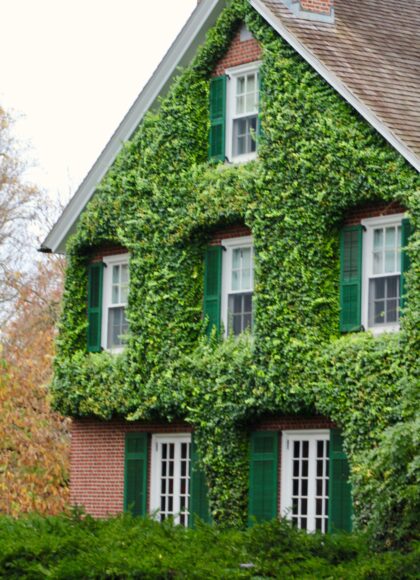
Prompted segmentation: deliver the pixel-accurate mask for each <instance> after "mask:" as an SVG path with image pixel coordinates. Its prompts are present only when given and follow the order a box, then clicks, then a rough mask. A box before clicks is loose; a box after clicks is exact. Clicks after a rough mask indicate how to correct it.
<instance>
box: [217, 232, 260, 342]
mask: <svg viewBox="0 0 420 580" xmlns="http://www.w3.org/2000/svg"><path fill="white" fill-rule="evenodd" d="M222 248H224V251H223V254H222V269H223V275H222V276H223V277H222V322H223V325H224V328H225V331H226V332H227V333H228V334H231V333H232V334H234V335H235V336H237V335H239V334H241V332H243V331H244V330H247V329H250V330H252V328H253V319H254V311H253V300H252V296H253V290H254V249H253V245H252V239H251V238H250V237H242V238H232V239H227V240H222Z"/></svg>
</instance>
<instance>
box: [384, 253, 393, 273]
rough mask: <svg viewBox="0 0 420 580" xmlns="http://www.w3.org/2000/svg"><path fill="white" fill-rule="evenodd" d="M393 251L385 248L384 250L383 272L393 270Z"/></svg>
mask: <svg viewBox="0 0 420 580" xmlns="http://www.w3.org/2000/svg"><path fill="white" fill-rule="evenodd" d="M395 269H396V268H395V251H394V250H387V251H386V252H385V272H386V273H387V274H388V273H390V272H395Z"/></svg>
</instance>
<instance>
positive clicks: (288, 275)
mask: <svg viewBox="0 0 420 580" xmlns="http://www.w3.org/2000/svg"><path fill="white" fill-rule="evenodd" d="M241 21H245V22H246V24H247V26H248V27H249V29H250V30H251V31H252V32H253V34H254V35H255V37H256V38H257V39H258V40H259V42H260V43H261V45H262V48H263V55H262V75H263V78H264V86H263V91H262V96H261V115H262V127H263V131H262V137H261V142H260V145H259V156H258V160H257V161H255V162H251V163H247V164H239V165H237V166H231V165H228V164H220V163H219V164H209V163H208V161H207V135H208V127H209V118H208V91H209V78H210V74H211V71H212V69H213V67H214V65H215V63H217V61H218V60H219V59H220V58H221V56H222V55H223V54H224V52H225V51H226V49H227V47H228V46H229V43H230V41H231V39H232V36H233V35H234V34H235V32H236V31H237V30H238V26H239V23H240V22H241ZM418 185H419V180H418V175H417V173H416V172H415V170H414V169H413V168H412V167H411V166H409V165H408V164H407V162H406V161H405V160H404V159H403V158H402V157H401V156H400V155H399V154H398V153H397V152H396V151H395V150H394V149H393V148H392V147H390V146H389V145H388V143H387V142H386V141H385V140H384V139H383V138H382V137H381V136H380V135H379V134H378V133H376V132H375V130H374V129H373V128H372V127H370V126H369V125H368V124H367V123H366V122H365V121H364V120H363V119H362V118H361V117H360V116H359V115H358V114H357V113H356V112H355V111H354V110H353V109H352V108H351V107H350V106H349V105H348V104H347V103H346V102H345V101H344V100H343V99H342V98H341V97H340V96H339V95H337V94H336V93H335V92H334V90H333V89H332V88H331V87H330V86H329V85H328V84H327V83H326V82H325V81H324V80H323V79H322V78H320V77H319V75H318V74H317V73H316V72H315V71H314V70H313V69H312V68H311V67H310V66H309V65H308V64H307V63H306V62H305V61H303V60H302V58H301V57H300V56H299V55H297V54H296V52H295V51H294V50H293V49H292V48H291V47H290V46H289V45H287V44H286V43H285V42H284V41H283V40H282V39H281V38H280V37H279V36H278V35H277V34H275V33H274V32H273V30H272V29H271V28H270V27H269V26H268V25H267V24H266V23H265V22H264V21H263V20H262V19H261V18H260V17H259V16H258V15H257V14H256V12H255V11H254V10H253V9H252V8H251V7H250V5H249V3H248V2H247V1H245V0H234V1H233V2H232V3H231V4H230V5H229V7H228V8H227V9H225V10H224V11H223V13H222V15H221V16H220V18H219V20H218V22H217V23H216V25H215V27H214V28H213V29H212V30H211V31H210V32H209V34H208V36H207V39H206V42H205V44H204V46H203V47H201V48H200V49H199V50H198V53H197V55H196V57H195V59H194V61H193V63H192V64H191V66H190V67H189V68H188V69H186V70H185V71H180V74H179V77H178V78H177V80H176V81H175V82H174V83H173V85H172V87H171V89H170V91H169V93H168V95H167V96H166V97H165V98H164V99H163V100H162V101H161V105H160V108H159V110H156V111H153V112H150V113H148V114H147V116H146V117H145V119H144V121H143V122H142V123H141V125H140V127H139V128H138V130H137V131H136V132H135V133H134V135H133V137H132V139H131V140H130V142H129V143H127V144H126V145H125V147H124V148H123V150H122V151H121V153H120V154H119V156H118V158H117V160H116V161H115V163H114V164H113V167H112V168H111V169H110V170H109V171H108V174H107V175H106V177H105V178H104V180H103V181H102V182H101V184H100V185H99V186H98V188H97V191H96V193H95V195H94V197H93V198H92V200H91V201H90V203H89V204H88V206H87V208H86V210H85V211H84V213H83V215H82V217H81V219H80V222H79V224H78V228H77V232H76V233H75V235H74V236H73V237H72V238H71V240H70V241H69V244H68V248H67V250H68V256H69V266H68V270H67V276H66V283H65V291H64V308H63V315H62V318H61V323H60V333H59V337H58V341H57V345H58V354H57V359H56V367H55V378H54V382H53V386H52V390H53V394H54V400H55V406H56V408H57V409H58V410H60V411H61V412H62V413H64V414H67V415H72V416H76V417H80V416H96V417H99V418H102V419H109V418H111V417H113V416H120V417H125V418H127V419H129V420H132V419H136V418H141V419H148V418H151V417H156V416H159V417H160V418H162V419H167V420H169V421H170V420H172V419H173V418H174V417H182V418H184V419H185V420H186V421H187V422H189V423H191V424H192V425H193V426H194V428H195V431H196V434H197V443H198V445H199V448H200V449H199V451H200V454H201V457H202V459H203V467H204V468H205V471H206V475H207V480H208V482H209V484H210V503H211V510H212V513H213V517H214V518H215V519H216V520H217V521H223V522H225V523H227V524H232V525H238V524H239V525H241V524H243V523H244V522H245V521H246V507H247V481H248V474H247V453H248V448H247V433H246V428H245V426H246V424H247V423H248V422H249V421H250V420H255V419H257V418H258V417H259V416H261V415H262V414H264V413H275V414H282V413H294V414H300V413H323V414H325V415H327V416H329V417H331V418H332V419H333V420H335V421H336V422H337V424H338V425H339V426H340V427H341V428H342V429H343V431H344V439H345V446H346V451H347V452H348V455H349V458H350V462H351V467H352V477H353V481H355V480H356V478H358V481H359V482H360V485H358V486H356V487H355V489H356V494H357V495H356V496H355V502H354V503H355V513H356V518H357V521H358V522H359V523H360V524H361V525H365V524H366V522H367V521H368V520H369V517H370V516H373V512H372V506H373V502H374V496H375V492H374V491H373V490H376V493H379V490H380V492H381V493H382V494H385V495H386V494H388V496H389V498H388V499H390V498H391V496H392V495H393V494H395V493H397V492H396V488H394V480H393V479H388V480H387V483H386V485H382V482H381V479H380V478H379V479H377V480H375V478H374V477H370V479H369V487H370V489H371V490H372V493H370V494H368V495H366V494H364V495H363V497H364V498H365V499H366V501H367V503H365V501H361V500H360V499H359V497H358V495H360V497H361V495H362V494H363V493H364V492H363V489H362V488H363V485H364V484H363V482H364V481H366V478H365V477H364V476H363V473H364V472H366V464H365V463H364V458H365V456H366V452H367V450H369V449H371V448H375V447H376V446H377V445H378V443H379V441H381V437H382V432H383V431H384V429H385V428H388V427H390V426H392V425H395V424H396V423H398V422H399V421H401V420H402V419H403V417H404V411H403V408H402V405H403V402H404V399H405V390H406V389H407V388H408V387H407V385H408V384H409V383H410V381H412V380H413V379H412V377H413V376H414V368H415V365H416V363H417V359H418V354H419V342H418V329H419V327H420V291H419V283H420V280H419V276H418V272H419V263H420V261H419V249H420V228H419V223H420V203H419V199H420V196H419V195H418V191H417V188H418ZM376 200H381V201H385V202H389V203H391V202H394V201H396V202H399V203H401V204H403V205H404V206H405V207H407V209H408V211H409V214H410V219H411V221H412V224H413V226H414V227H415V230H416V231H415V234H414V236H413V237H412V240H411V243H410V250H409V253H410V256H411V262H412V267H411V272H410V273H409V276H408V281H407V282H408V283H407V287H408V301H407V308H406V310H405V312H404V319H403V323H402V329H401V331H400V333H396V334H393V335H392V336H380V337H377V338H374V337H372V336H371V335H370V334H369V333H363V334H360V335H357V336H344V337H341V336H340V334H339V284H338V281H339V258H338V238H339V230H340V227H341V225H342V223H343V220H344V219H345V217H346V215H347V214H348V211H349V210H350V209H351V208H354V207H356V206H358V205H360V204H363V203H370V202H374V201H376ZM238 222H244V223H246V224H247V225H248V226H249V227H250V228H251V229H252V232H253V238H254V243H255V248H256V279H257V283H256V288H255V302H256V319H255V332H254V336H253V338H252V339H251V338H250V337H246V336H245V337H244V338H243V339H242V340H238V341H234V340H227V341H224V342H223V341H219V340H218V339H217V337H215V336H213V337H212V338H211V339H210V340H207V338H206V337H205V336H204V324H203V320H202V299H203V256H204V249H205V247H206V244H207V243H208V240H209V238H210V236H211V231H212V229H214V228H217V227H220V226H223V225H228V224H233V223H238ZM103 242H111V243H120V244H123V245H124V246H126V247H127V248H128V250H129V252H130V255H131V261H130V276H131V283H130V296H129V305H128V318H129V322H130V329H131V337H130V339H129V343H128V346H127V348H126V349H125V352H124V353H123V354H122V355H120V356H113V357H112V356H110V355H109V354H107V353H100V354H87V352H86V330H87V319H86V296H87V275H86V265H87V263H88V259H89V258H88V256H89V251H90V250H91V249H92V248H93V247H95V246H98V245H99V246H100V245H101V243H103ZM378 457H379V456H378ZM377 473H378V474H379V471H378V472H377ZM358 474H359V475H360V474H362V475H360V477H359V475H358ZM367 475H368V476H369V474H367ZM378 477H379V475H378ZM390 501H391V499H390ZM392 501H393V500H392ZM399 513H400V514H404V513H405V512H404V510H402V511H401V510H400V512H399ZM404 525H405V524H404ZM387 526H388V521H387V518H386V517H383V518H379V519H377V520H376V528H377V533H378V534H379V535H380V534H384V533H385V534H388V536H389V537H391V536H392V535H394V536H395V527H393V528H392V530H391V529H390V530H388V532H387V531H386V528H387ZM411 526H412V524H410V526H409V528H410V529H411ZM405 529H406V528H405ZM406 532H407V534H408V537H410V534H411V533H412V532H409V533H408V531H407V529H406ZM375 533H376V532H375ZM407 534H406V535H407ZM399 541H401V536H399V537H398V542H399Z"/></svg>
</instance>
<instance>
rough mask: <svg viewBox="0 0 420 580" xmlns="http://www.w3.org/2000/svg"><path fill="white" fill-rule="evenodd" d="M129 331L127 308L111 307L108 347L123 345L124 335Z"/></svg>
mask: <svg viewBox="0 0 420 580" xmlns="http://www.w3.org/2000/svg"><path fill="white" fill-rule="evenodd" d="M127 333H128V322H127V319H126V317H125V308H124V307H123V306H121V307H118V308H110V309H109V314H108V348H113V347H116V346H122V345H123V344H124V339H123V336H124V335H126V334H127Z"/></svg>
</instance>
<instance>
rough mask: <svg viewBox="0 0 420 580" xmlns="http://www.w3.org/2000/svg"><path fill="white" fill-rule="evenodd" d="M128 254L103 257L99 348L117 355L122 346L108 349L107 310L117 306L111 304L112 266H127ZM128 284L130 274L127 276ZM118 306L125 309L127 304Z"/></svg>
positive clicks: (122, 348)
mask: <svg viewBox="0 0 420 580" xmlns="http://www.w3.org/2000/svg"><path fill="white" fill-rule="evenodd" d="M129 259H130V254H115V255H113V256H104V258H103V262H104V265H105V267H104V273H103V286H102V328H101V346H102V348H103V349H104V350H107V351H108V352H111V353H114V354H118V353H120V352H122V351H123V350H124V348H125V347H124V346H117V347H113V348H109V347H108V319H109V309H110V308H111V307H112V306H114V307H117V306H118V305H115V304H112V266H123V265H125V264H127V265H128V266H129ZM129 284H130V274H129ZM119 306H125V307H127V304H122V303H121V304H120V305H119Z"/></svg>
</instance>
